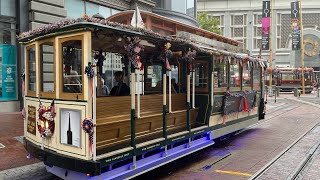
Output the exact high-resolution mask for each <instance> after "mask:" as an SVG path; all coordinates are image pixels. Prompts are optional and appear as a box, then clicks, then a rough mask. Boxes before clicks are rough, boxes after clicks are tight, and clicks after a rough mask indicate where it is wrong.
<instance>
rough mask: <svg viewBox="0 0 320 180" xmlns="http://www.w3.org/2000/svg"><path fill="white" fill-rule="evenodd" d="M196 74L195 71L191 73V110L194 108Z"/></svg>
mask: <svg viewBox="0 0 320 180" xmlns="http://www.w3.org/2000/svg"><path fill="white" fill-rule="evenodd" d="M195 83H196V73H195V70H193V71H192V109H194V108H195V103H196V92H195V91H196V84H195Z"/></svg>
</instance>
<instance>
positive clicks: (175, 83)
mask: <svg viewBox="0 0 320 180" xmlns="http://www.w3.org/2000/svg"><path fill="white" fill-rule="evenodd" d="M171 84H172V86H171V88H172V91H173V92H176V93H179V92H180V87H179V84H180V83H179V68H178V66H174V65H172V66H171Z"/></svg>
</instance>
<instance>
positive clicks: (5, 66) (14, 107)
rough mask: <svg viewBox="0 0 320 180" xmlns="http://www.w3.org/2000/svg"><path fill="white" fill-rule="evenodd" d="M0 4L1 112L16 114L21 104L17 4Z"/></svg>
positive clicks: (6, 2)
mask: <svg viewBox="0 0 320 180" xmlns="http://www.w3.org/2000/svg"><path fill="white" fill-rule="evenodd" d="M0 3H1V4H0V5H1V6H0V7H1V9H0V112H16V111H19V110H20V102H19V99H18V67H17V47H16V37H15V35H16V18H15V12H16V11H15V3H10V2H9V1H1V2H0Z"/></svg>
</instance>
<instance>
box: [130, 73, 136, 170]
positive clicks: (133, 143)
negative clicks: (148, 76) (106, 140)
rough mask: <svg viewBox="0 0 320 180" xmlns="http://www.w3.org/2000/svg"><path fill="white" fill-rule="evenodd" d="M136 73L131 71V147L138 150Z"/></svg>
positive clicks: (134, 163)
mask: <svg viewBox="0 0 320 180" xmlns="http://www.w3.org/2000/svg"><path fill="white" fill-rule="evenodd" d="M134 72H135V71H134V70H132V71H131V123H130V125H131V128H130V129H131V137H130V138H131V146H132V147H133V148H134V149H136V110H135V98H136V97H135V96H136V93H135V73H134ZM132 161H133V167H132V168H133V169H135V168H136V165H137V164H136V156H133V158H132Z"/></svg>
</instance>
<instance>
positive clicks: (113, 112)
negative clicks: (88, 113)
mask: <svg viewBox="0 0 320 180" xmlns="http://www.w3.org/2000/svg"><path fill="white" fill-rule="evenodd" d="M140 100H141V107H140V110H141V117H140V118H137V119H136V141H137V143H139V142H141V141H146V140H151V139H153V138H159V137H162V125H163V124H162V123H163V122H162V121H163V120H162V104H163V103H162V101H163V96H162V95H158V94H153V95H144V96H141V99H140ZM185 101H186V95H185V94H174V95H173V96H172V110H173V112H172V113H169V114H167V127H168V131H169V134H170V133H171V134H172V133H173V132H177V131H178V132H179V131H183V130H186V119H187V113H186V105H185V104H186V102H185ZM130 113H131V97H130V96H121V97H99V98H97V149H98V150H101V149H105V148H108V149H112V148H110V147H112V146H116V145H119V144H123V145H124V146H128V145H129V143H130V136H131V135H130V129H131V128H130ZM196 115H197V109H194V110H192V111H191V120H192V123H195V119H196Z"/></svg>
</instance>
